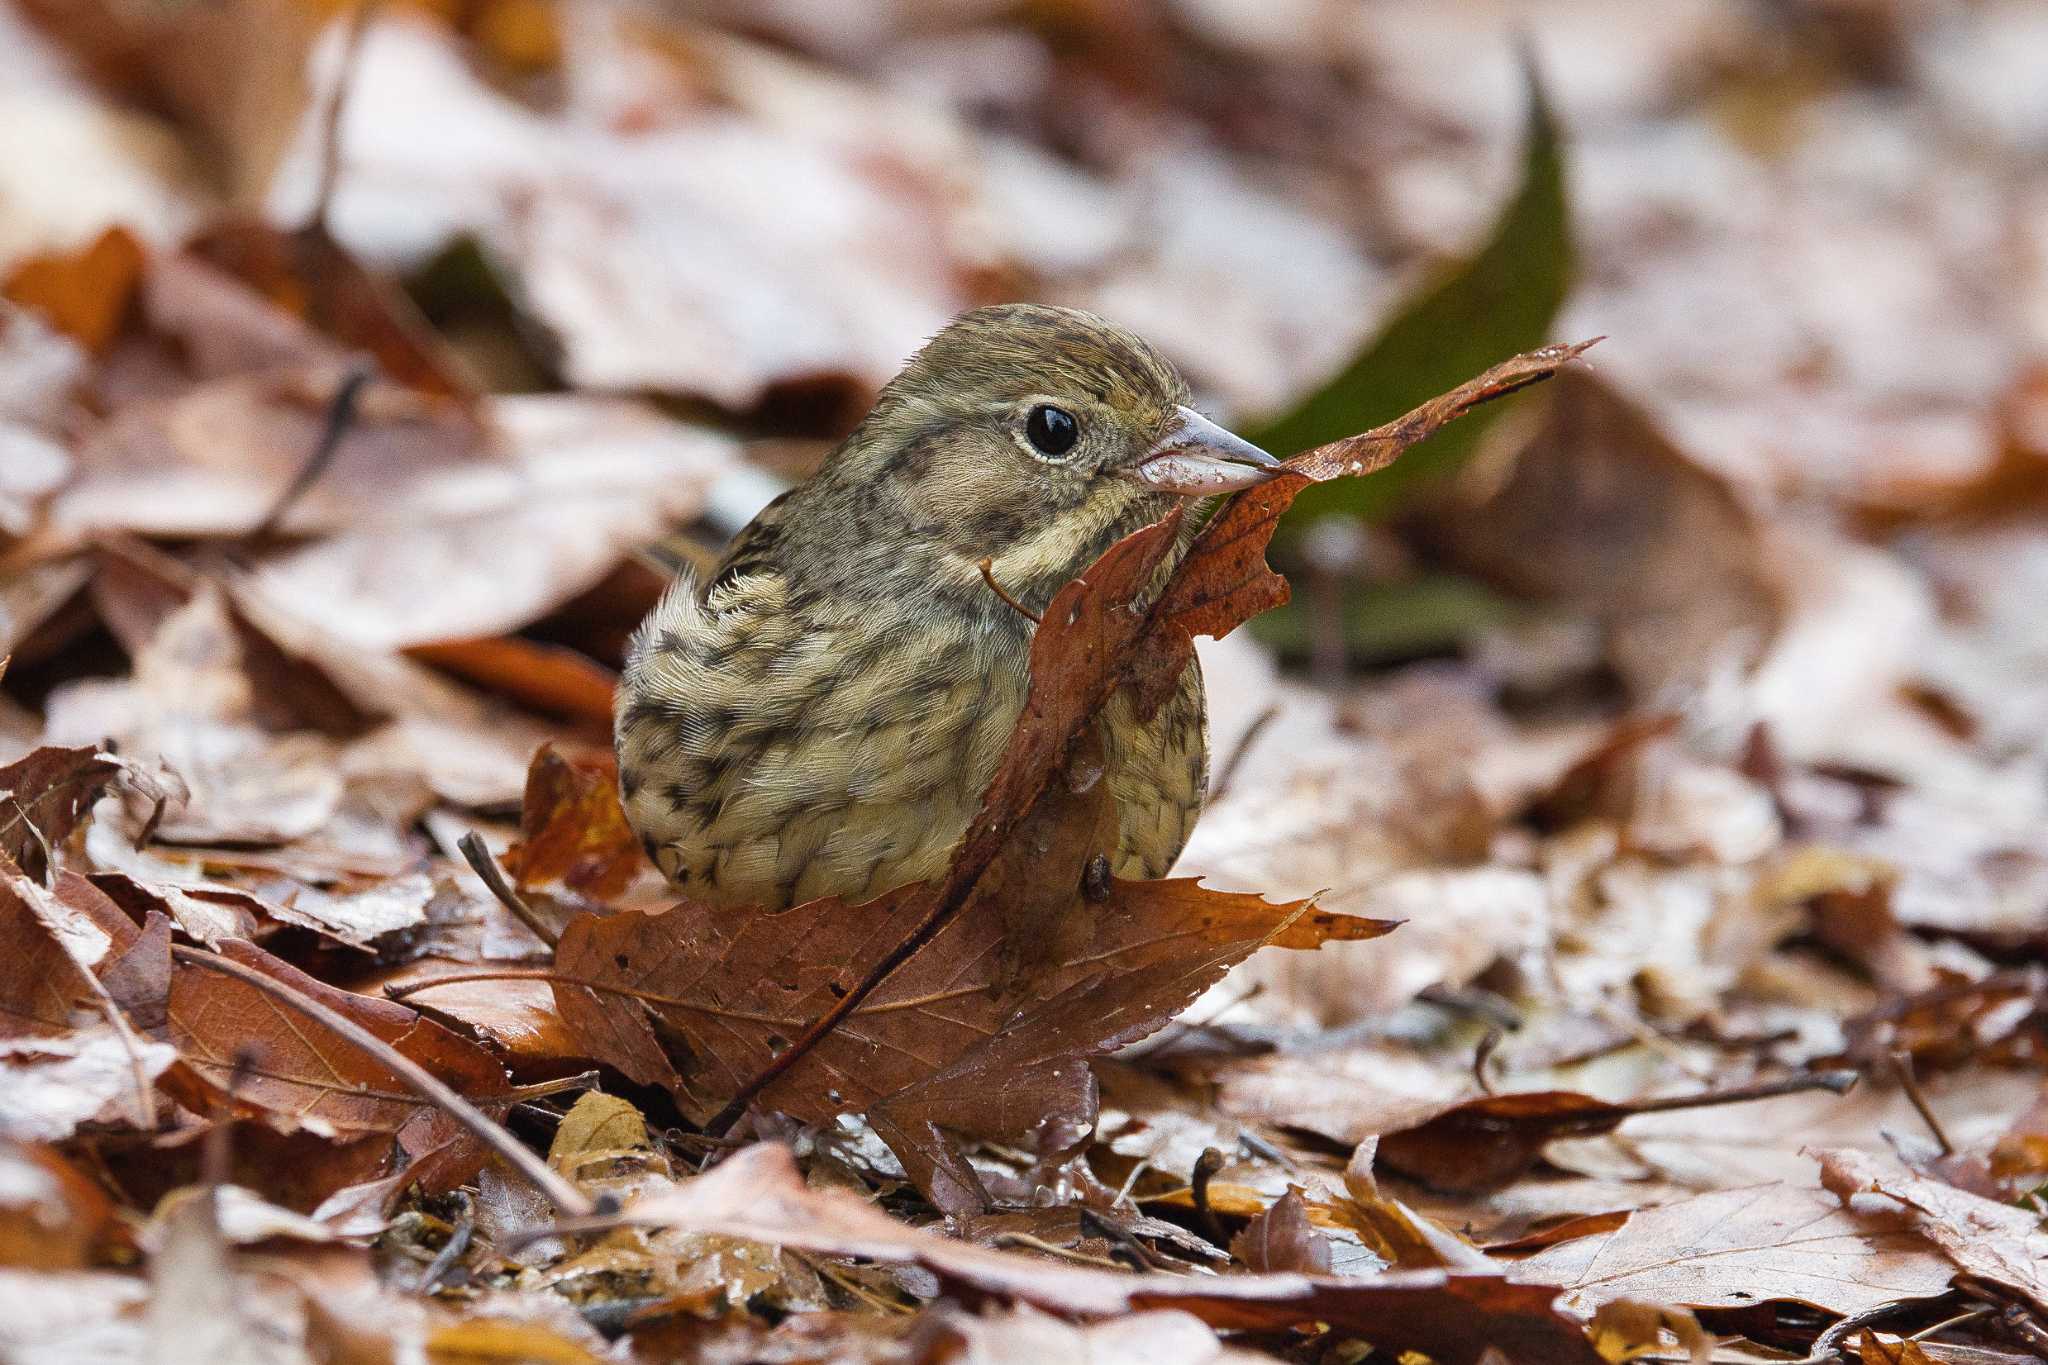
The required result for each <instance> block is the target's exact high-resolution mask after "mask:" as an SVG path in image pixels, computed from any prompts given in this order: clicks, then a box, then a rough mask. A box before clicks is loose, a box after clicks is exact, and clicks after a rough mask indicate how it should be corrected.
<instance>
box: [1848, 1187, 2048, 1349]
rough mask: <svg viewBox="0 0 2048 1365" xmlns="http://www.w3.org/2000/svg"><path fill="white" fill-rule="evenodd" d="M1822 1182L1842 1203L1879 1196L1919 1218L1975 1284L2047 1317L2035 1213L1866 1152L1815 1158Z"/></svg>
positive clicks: (2046, 1276) (2041, 1236)
mask: <svg viewBox="0 0 2048 1365" xmlns="http://www.w3.org/2000/svg"><path fill="white" fill-rule="evenodd" d="M1814 1155H1815V1156H1816V1157H1817V1158H1818V1159H1819V1161H1820V1171H1821V1181H1822V1183H1823V1184H1825V1185H1826V1186H1827V1188H1828V1190H1829V1192H1830V1193H1832V1194H1834V1195H1835V1196H1836V1197H1838V1198H1839V1199H1841V1200H1842V1201H1843V1202H1844V1204H1848V1205H1851V1206H1853V1205H1854V1204H1855V1203H1856V1202H1857V1201H1856V1196H1858V1195H1862V1194H1876V1195H1882V1196H1883V1197H1884V1198H1886V1199H1888V1200H1892V1201H1894V1202H1896V1203H1898V1204H1901V1205H1904V1206H1905V1207H1906V1208H1908V1209H1911V1210H1912V1211H1913V1212H1914V1213H1915V1214H1916V1215H1918V1217H1917V1219H1916V1226H1918V1228H1919V1229H1920V1230H1921V1232H1922V1233H1923V1234H1924V1235H1925V1236H1926V1238H1927V1240H1928V1241H1930V1242H1932V1243H1933V1244H1934V1245H1936V1246H1938V1247H1940V1248H1941V1250H1942V1252H1943V1254H1945V1255H1946V1256H1947V1257H1948V1258H1949V1259H1950V1260H1951V1261H1953V1262H1954V1263H1955V1266H1956V1269H1957V1270H1958V1271H1960V1272H1961V1273H1962V1274H1964V1275H1965V1276H1968V1277H1969V1278H1970V1279H1971V1280H1973V1281H1977V1282H1980V1283H1984V1284H1987V1285H1992V1286H1996V1287H1997V1289H1998V1291H1999V1292H2001V1293H2002V1294H2003V1295H2006V1296H2009V1297H2013V1298H2017V1299H2020V1300H2023V1301H2024V1302H2025V1303H2026V1305H2027V1307H2028V1309H2029V1311H2031V1312H2032V1313H2034V1314H2035V1315H2036V1316H2037V1320H2038V1319H2039V1318H2042V1317H2048V1271H2044V1268H2043V1267H2044V1266H2048V1231H2044V1230H2043V1228H2042V1226H2041V1220H2040V1218H2039V1217H2038V1216H2037V1215H2036V1214H2035V1213H2034V1212H2033V1211H2032V1210H2031V1209H2025V1208H2017V1207H2015V1206H2013V1205H2011V1204H2001V1203H1999V1202H1997V1201H1996V1200H1992V1199H1986V1198H1984V1197H1983V1196H1982V1195H1976V1194H1971V1193H1969V1192H1968V1191H1967V1190H1959V1189H1957V1188H1956V1187H1955V1186H1953V1185H1949V1184H1947V1183H1945V1182H1943V1181H1940V1180H1936V1179H1934V1178H1932V1177H1930V1176H1925V1175H1919V1174H1916V1173H1915V1172H1913V1171H1910V1170H1907V1169H1905V1168H1904V1167H1903V1166H1901V1165H1899V1164H1898V1163H1897V1162H1895V1161H1888V1160H1885V1159H1884V1158H1881V1157H1877V1156H1873V1155H1871V1154H1870V1153H1868V1152H1858V1151H1851V1150H1847V1149H1836V1150H1834V1151H1822V1152H1817V1153H1815V1154H1814Z"/></svg>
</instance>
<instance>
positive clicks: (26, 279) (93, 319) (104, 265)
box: [0, 227, 148, 355]
mask: <svg viewBox="0 0 2048 1365" xmlns="http://www.w3.org/2000/svg"><path fill="white" fill-rule="evenodd" d="M147 259H148V258H147V255H146V254H145V252H144V250H143V247H142V243H140V242H138V241H136V240H135V236H134V234H133V233H131V232H129V231H128V230H127V229H126V228H121V227H111V228H108V229H107V230H106V231H105V232H103V233H101V234H100V235H99V236H98V237H97V238H95V239H94V240H93V242H92V243H91V245H89V246H86V247H83V248H81V249H79V250H77V251H71V252H53V253H50V254H48V255H44V256H36V257H32V258H30V259H29V260H26V261H22V262H20V263H19V264H17V265H16V266H15V267H14V269H13V270H12V271H10V272H9V273H8V276H7V280H6V283H5V284H0V295H4V296H5V297H6V298H7V299H8V300H9V301H10V302H13V303H15V304H17V305H19V306H21V307H23V308H33V309H34V310H36V312H38V313H40V314H42V316H43V318H44V320H45V321H47V322H48V323H49V324H50V325H51V326H52V327H54V328H56V329H57V330H58V331H60V332H62V333H64V334H65V335H66V336H68V337H70V338H72V339H73V340H74V341H76V342H78V344H79V345H81V346H83V347H85V348H86V349H87V350H88V351H91V352H92V353H94V354H95V355H104V354H106V351H107V348H108V347H109V346H111V345H112V344H113V341H114V338H115V336H116V335H118V334H119V332H120V331H121V328H122V326H123V325H124V324H125V323H126V321H127V319H128V313H129V310H130V309H131V308H132V307H133V306H134V303H135V298H136V291H137V289H138V288H139V286H140V284H141V281H142V274H143V266H144V263H145V262H146V260H147Z"/></svg>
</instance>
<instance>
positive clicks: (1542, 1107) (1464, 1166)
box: [1379, 1073, 1856, 1194]
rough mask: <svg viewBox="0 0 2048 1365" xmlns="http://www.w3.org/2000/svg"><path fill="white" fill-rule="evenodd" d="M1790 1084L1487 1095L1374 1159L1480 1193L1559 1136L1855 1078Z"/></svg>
mask: <svg viewBox="0 0 2048 1365" xmlns="http://www.w3.org/2000/svg"><path fill="white" fill-rule="evenodd" d="M1788 1079H1789V1082H1790V1085H1789V1086H1787V1085H1784V1084H1779V1085H1772V1084H1765V1085H1761V1086H1753V1087H1746V1088H1742V1089H1731V1090H1727V1091H1706V1092H1704V1093H1702V1094H1698V1095H1690V1096H1687V1095H1677V1096H1670V1097H1666V1098H1659V1099H1653V1100H1638V1101H1634V1102H1626V1103H1618V1104H1617V1103H1613V1102H1610V1101H1607V1100H1600V1099H1595V1098H1594V1097H1593V1096H1591V1095H1582V1094H1578V1093H1576V1092H1573V1091H1569V1090H1539V1091H1527V1092H1523V1093H1520V1094H1510V1095H1485V1096H1481V1097H1480V1098H1478V1099H1473V1100H1467V1101H1465V1102H1464V1103H1463V1104H1459V1105H1455V1106H1453V1107H1452V1108H1450V1109H1446V1110H1445V1111H1444V1112H1442V1113H1440V1114H1437V1115H1435V1116H1434V1117H1432V1118H1430V1119H1427V1120H1425V1121H1424V1122H1422V1123H1420V1124H1418V1125H1416V1126H1415V1127H1412V1128H1404V1129H1401V1130H1398V1131H1395V1132H1390V1133H1387V1134H1385V1135H1384V1136H1382V1137H1381V1138H1380V1139H1379V1159H1380V1161H1381V1162H1382V1163H1383V1164H1385V1165H1387V1166H1390V1167H1392V1168H1393V1169H1395V1170H1397V1171H1400V1172H1401V1173H1402V1174H1404V1175H1408V1176H1411V1177H1413V1178H1414V1179H1416V1180H1420V1181H1422V1182H1423V1183H1424V1184H1427V1185H1430V1186H1432V1187H1434V1188H1436V1189H1439V1190H1445V1191H1450V1192H1453V1193H1460V1194H1477V1193H1482V1192H1484V1191H1487V1190H1497V1189H1500V1188H1502V1187H1503V1186H1505V1185H1507V1184H1509V1183H1510V1182H1512V1181H1513V1180H1515V1179H1516V1178H1517V1177H1519V1176H1521V1175H1523V1174H1525V1173H1527V1171H1528V1170H1529V1168H1530V1167H1532V1166H1534V1165H1535V1164H1536V1162H1537V1161H1538V1160H1540V1159H1541V1157H1542V1155H1543V1148H1544V1146H1545V1145H1546V1144H1547V1143H1549V1142H1551V1141H1553V1140H1554V1139H1557V1138H1566V1137H1586V1136H1590V1135H1593V1134H1596V1133H1608V1132H1612V1131H1613V1130H1614V1129H1615V1128H1617V1127H1619V1126H1620V1125H1621V1124H1622V1122H1623V1121H1625V1120H1627V1119H1630V1118H1633V1117H1635V1116H1637V1115H1639V1114H1647V1113H1662V1112H1669V1111H1671V1110H1674V1109H1691V1108H1705V1107H1709V1106H1716V1105H1721V1104H1728V1103H1734V1102H1740V1101H1741V1100H1744V1099H1757V1098H1765V1097H1768V1096H1770V1095H1774V1094H1784V1093H1786V1090H1787V1089H1788V1088H1792V1089H1808V1088H1810V1089H1822V1090H1832V1091H1834V1092H1835V1093H1836V1094H1841V1093H1843V1092H1844V1091H1846V1090H1847V1089H1848V1088H1849V1087H1850V1086H1851V1085H1853V1084H1854V1083H1855V1080H1856V1076H1855V1074H1854V1073H1821V1074H1817V1075H1814V1076H1811V1077H1791V1078H1788ZM1802 1082H1805V1084H1802Z"/></svg>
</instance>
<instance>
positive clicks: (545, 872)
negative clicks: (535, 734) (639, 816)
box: [504, 744, 647, 901]
mask: <svg viewBox="0 0 2048 1365" xmlns="http://www.w3.org/2000/svg"><path fill="white" fill-rule="evenodd" d="M504 863H505V870H506V871H507V872H510V873H511V874H512V877H513V880H514V881H516V882H517V883H518V884H519V886H520V888H521V889H522V890H524V889H528V888H532V887H536V886H543V885H547V884H550V883H555V884H560V885H562V886H566V887H568V888H569V889H570V890H571V891H575V892H577V893H579V894H581V895H585V896H588V897H590V898H592V899H593V900H599V901H603V900H610V899H612V898H614V897H616V896H618V895H620V894H621V893H622V892H624V891H625V889H626V888H627V887H628V886H630V885H632V883H633V879H634V878H635V877H637V876H639V875H640V872H641V870H642V869H643V868H645V867H646V866H647V855H646V854H645V853H644V852H642V851H641V848H640V840H639V838H638V836H636V835H635V834H634V833H633V827H632V826H631V825H628V824H627V823H626V813H625V811H624V810H622V809H620V807H619V776H618V767H617V766H616V764H615V763H614V762H613V760H612V757H611V755H609V754H578V755H576V756H573V757H571V756H569V755H566V754H564V753H562V752H561V751H560V750H558V749H556V748H555V746H554V745H552V744H548V745H543V746H542V748H541V750H540V752H539V753H537V754H535V755H534V756H533V766H532V767H530V768H528V769H527V773H526V797H525V799H524V800H523V801H522V802H521V803H520V808H519V842H518V843H516V844H514V845H512V847H511V848H509V849H507V850H506V851H505V857H504Z"/></svg>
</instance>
